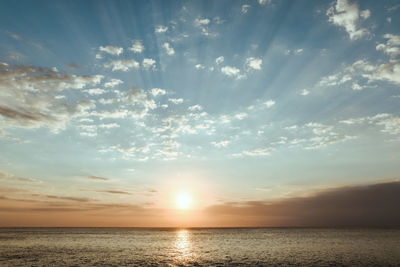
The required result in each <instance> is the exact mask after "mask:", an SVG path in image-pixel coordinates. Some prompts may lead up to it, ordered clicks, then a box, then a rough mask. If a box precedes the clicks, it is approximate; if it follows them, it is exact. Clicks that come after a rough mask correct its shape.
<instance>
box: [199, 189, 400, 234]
mask: <svg viewBox="0 0 400 267" xmlns="http://www.w3.org/2000/svg"><path fill="white" fill-rule="evenodd" d="M399 205H400V182H389V183H381V184H374V185H366V186H354V187H342V188H337V189H332V190H327V191H323V192H320V193H317V194H314V195H313V196H309V197H301V198H300V197H299V198H289V199H284V200H279V201H275V202H262V201H249V202H244V203H226V204H223V205H216V206H211V207H209V208H207V210H206V212H207V213H209V214H211V215H214V216H226V217H227V218H230V219H231V220H232V224H234V225H243V220H245V221H248V222H249V224H251V225H254V226H256V225H258V226H317V227H318V226H321V227H322V226H327V227H329V226H400V206H399Z"/></svg>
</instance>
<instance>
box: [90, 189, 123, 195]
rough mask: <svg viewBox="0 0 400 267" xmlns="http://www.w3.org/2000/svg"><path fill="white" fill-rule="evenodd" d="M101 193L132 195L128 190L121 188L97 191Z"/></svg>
mask: <svg viewBox="0 0 400 267" xmlns="http://www.w3.org/2000/svg"><path fill="white" fill-rule="evenodd" d="M97 192H100V193H108V194H117V195H131V193H129V192H127V191H121V190H104V191H97Z"/></svg>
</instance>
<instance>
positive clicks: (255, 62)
mask: <svg viewBox="0 0 400 267" xmlns="http://www.w3.org/2000/svg"><path fill="white" fill-rule="evenodd" d="M261 64H262V59H261V58H254V57H249V58H247V59H246V65H247V66H248V67H249V68H251V69H253V70H261Z"/></svg>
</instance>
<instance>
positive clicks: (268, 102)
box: [264, 100, 275, 108]
mask: <svg viewBox="0 0 400 267" xmlns="http://www.w3.org/2000/svg"><path fill="white" fill-rule="evenodd" d="M264 105H266V106H267V108H270V107H272V106H273V105H275V101H274V100H268V101H267V102H265V103H264Z"/></svg>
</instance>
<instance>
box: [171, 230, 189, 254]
mask: <svg viewBox="0 0 400 267" xmlns="http://www.w3.org/2000/svg"><path fill="white" fill-rule="evenodd" d="M175 251H176V256H177V259H178V260H179V261H188V260H191V259H192V258H193V252H192V243H191V241H190V233H189V231H188V230H186V229H180V230H178V231H177V232H176V238H175Z"/></svg>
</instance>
